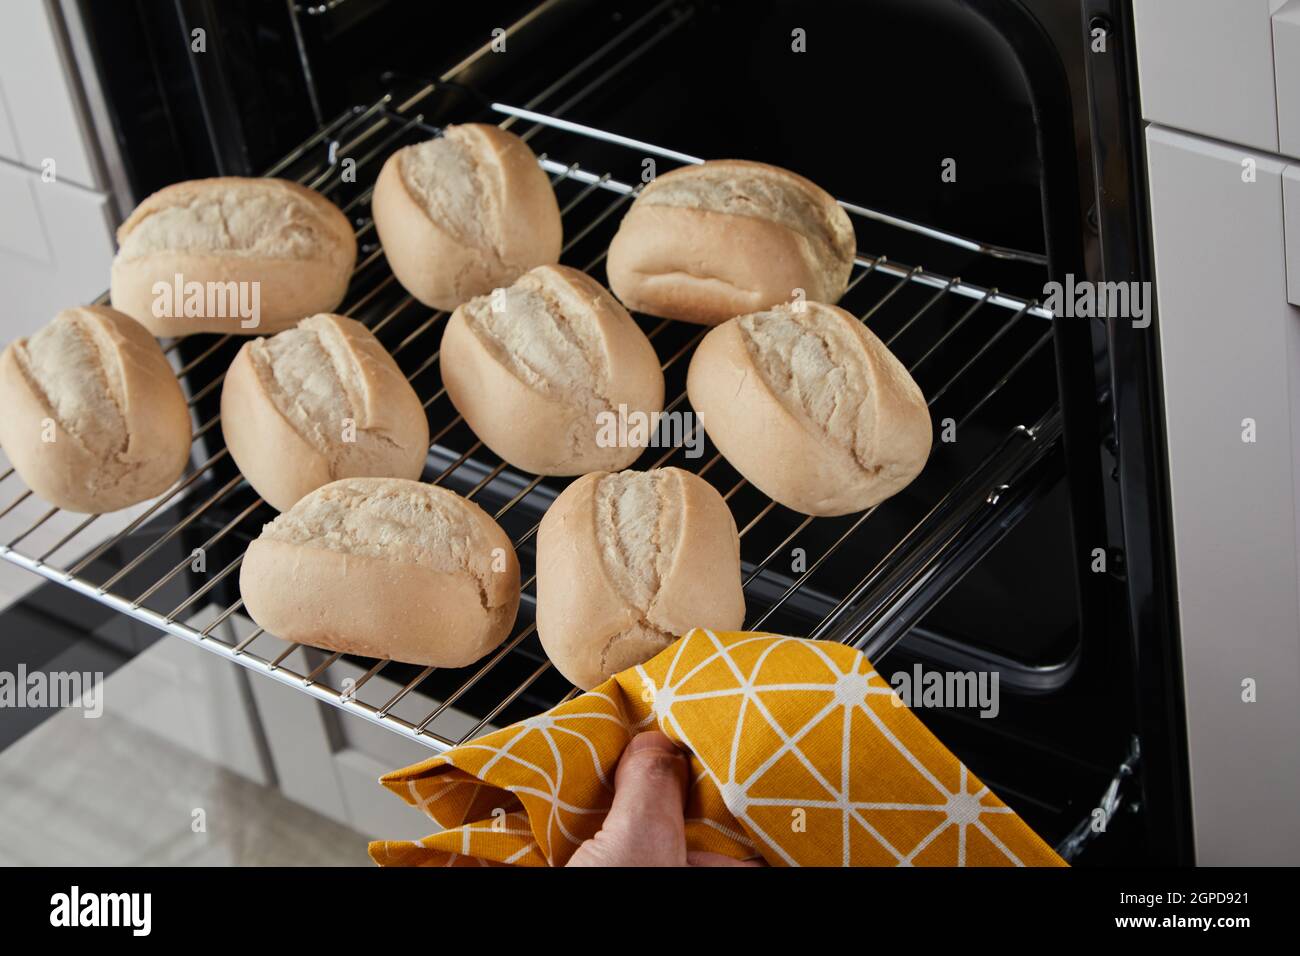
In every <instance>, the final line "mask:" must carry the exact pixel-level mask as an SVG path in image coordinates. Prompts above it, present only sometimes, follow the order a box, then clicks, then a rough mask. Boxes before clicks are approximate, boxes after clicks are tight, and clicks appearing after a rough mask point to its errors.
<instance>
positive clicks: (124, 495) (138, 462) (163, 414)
mask: <svg viewBox="0 0 1300 956" xmlns="http://www.w3.org/2000/svg"><path fill="white" fill-rule="evenodd" d="M0 392H2V393H3V404H4V406H5V412H6V414H5V415H4V416H2V417H0V437H2V438H3V440H4V442H5V448H6V450H7V452H8V454H9V457H10V460H11V461H12V462H13V464H14V466H15V468H16V469H17V470H18V471H19V473H20V474H21V475H22V476H23V478H24V480H25V481H26V482H27V484H28V485H29V486H30V487H31V488H32V490H33V491H35V492H37V493H38V494H40V495H41V496H42V497H43V498H45V499H47V500H48V501H50V502H52V503H53V504H57V505H58V506H59V507H62V508H67V509H69V510H73V511H81V512H94V511H112V510H116V509H118V508H123V507H126V506H127V505H129V504H134V503H136V502H138V501H143V500H144V499H146V498H149V497H152V496H153V495H156V494H159V493H160V492H162V491H163V490H164V489H165V488H166V487H167V485H169V484H171V482H172V481H174V480H175V479H176V478H177V477H178V476H179V474H180V472H181V471H182V470H183V468H184V466H185V463H186V461H188V459H189V446H190V417H189V412H188V409H187V408H186V405H185V398H184V395H183V394H182V392H181V389H180V385H179V384H178V383H177V381H176V376H175V374H174V372H173V371H172V369H171V366H170V365H168V364H167V359H166V357H165V356H164V355H163V352H162V349H161V348H160V347H159V345H158V343H157V341H155V340H154V338H153V337H152V336H151V335H149V333H148V332H146V331H145V329H144V328H143V327H142V326H140V325H139V323H137V322H135V321H134V320H133V319H131V318H130V317H129V316H126V315H123V314H122V313H120V312H117V311H115V310H113V309H110V308H105V307H102V306H87V307H84V308H74V309H65V310H64V311H62V312H60V313H59V314H58V315H57V316H56V317H55V318H54V320H53V321H51V322H50V323H49V324H47V325H45V326H44V327H43V328H41V329H40V330H39V331H37V332H36V333H35V334H34V335H32V336H30V337H29V338H26V339H18V340H16V341H14V342H12V343H10V345H9V346H8V347H7V348H6V349H5V351H4V354H3V357H2V358H0ZM45 418H48V419H50V420H51V421H52V423H53V424H54V426H55V434H54V435H53V436H45V435H44V434H43V425H42V421H43V419H45ZM51 438H53V440H50V439H51Z"/></svg>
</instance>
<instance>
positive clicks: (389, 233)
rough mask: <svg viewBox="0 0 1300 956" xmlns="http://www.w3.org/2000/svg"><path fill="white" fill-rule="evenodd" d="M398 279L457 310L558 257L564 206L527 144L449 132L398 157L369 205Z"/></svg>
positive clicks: (463, 130) (433, 302) (483, 131)
mask: <svg viewBox="0 0 1300 956" xmlns="http://www.w3.org/2000/svg"><path fill="white" fill-rule="evenodd" d="M370 208H371V212H372V213H373V215H374V217H375V230H376V232H378V233H379V240H380V242H382V243H383V246H384V254H385V255H386V256H387V257H388V264H389V266H391V267H392V270H393V275H395V276H397V281H398V282H400V283H401V284H402V286H403V287H404V288H405V289H406V291H407V292H409V293H411V295H413V296H415V298H417V299H419V300H420V301H421V302H423V303H424V304H425V305H428V306H432V307H434V308H437V309H447V310H450V309H454V308H456V306H458V305H460V304H461V303H462V302H464V301H466V300H468V299H471V298H473V297H474V296H476V295H483V294H484V293H486V292H490V291H491V290H492V289H495V288H497V287H498V286H504V285H509V284H510V283H512V282H514V281H515V279H517V278H519V277H520V276H521V275H523V274H524V273H525V272H527V271H528V270H529V269H531V268H532V267H533V266H539V265H544V264H545V263H548V262H556V261H558V260H559V258H560V244H561V240H562V227H561V225H560V207H559V206H558V205H557V204H556V202H555V192H554V191H553V190H552V189H551V183H550V180H549V179H548V178H547V176H546V173H544V172H543V171H542V169H541V167H540V166H538V165H537V157H536V156H535V155H533V151H532V150H531V149H529V148H528V144H527V143H525V142H524V141H523V140H522V139H520V138H519V137H518V136H516V135H515V134H514V133H508V132H506V131H505V130H503V129H499V128H497V127H495V126H483V125H480V124H478V123H469V124H466V125H464V126H448V127H447V129H446V131H445V133H444V135H442V136H440V137H438V138H437V139H431V140H429V141H428V142H424V143H417V144H415V145H413V146H406V147H403V148H402V149H399V150H398V151H397V152H395V153H393V155H391V156H389V157H388V161H387V162H385V163H384V168H383V169H381V170H380V171H379V178H378V180H376V181H375V194H374V198H373V199H372V201H371V204H370Z"/></svg>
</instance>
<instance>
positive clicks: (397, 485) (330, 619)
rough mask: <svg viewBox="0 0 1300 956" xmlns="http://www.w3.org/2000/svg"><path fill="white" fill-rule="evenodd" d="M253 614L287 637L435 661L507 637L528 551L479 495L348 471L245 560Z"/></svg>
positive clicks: (462, 659)
mask: <svg viewBox="0 0 1300 956" xmlns="http://www.w3.org/2000/svg"><path fill="white" fill-rule="evenodd" d="M239 590H240V594H241V596H242V597H243V599H244V606H245V608H246V609H247V610H248V613H249V615H250V616H251V617H252V618H253V620H254V621H256V622H257V623H258V624H259V625H260V626H262V627H264V628H265V629H266V630H267V631H268V632H269V633H271V634H274V635H275V636H277V637H280V638H283V639H284V640H286V641H296V642H298V643H301V644H310V645H312V646H313V647H323V648H325V649H326V650H331V651H341V652H343V653H345V654H363V655H365V656H367V657H377V658H386V659H392V660H395V661H406V662H408V663H411V664H425V665H430V666H433V667H464V666H465V665H466V664H472V663H473V662H474V661H476V660H478V659H479V658H480V657H482V656H483V655H484V654H487V653H488V652H489V651H491V650H492V649H494V648H495V647H497V645H499V644H500V643H501V642H502V641H503V640H505V638H506V635H507V634H508V633H509V632H510V626H511V625H512V624H513V623H514V620H515V612H516V611H518V610H519V562H518V561H517V560H516V558H515V551H514V548H513V547H511V544H510V539H509V538H508V537H506V533H505V532H504V531H502V530H501V527H500V526H499V525H498V524H497V523H496V522H495V521H493V520H492V519H491V518H490V517H488V515H487V514H486V513H485V512H484V511H483V509H482V508H480V507H479V506H478V505H476V504H474V503H473V502H472V501H468V500H466V499H465V498H462V497H460V496H459V495H457V494H455V493H454V492H451V491H447V490H446V489H444V488H436V487H434V486H433V485H426V484H423V483H422V482H418V481H407V480H405V479H402V478H344V479H342V480H340V481H335V482H331V483H330V484H328V485H325V486H324V487H323V488H317V489H316V490H315V491H313V492H312V493H311V494H309V495H307V497H305V498H303V499H302V500H300V501H299V502H298V503H297V504H296V505H294V506H293V507H292V508H290V509H289V510H288V511H286V512H284V513H283V514H281V515H280V516H279V517H278V518H276V519H275V520H274V521H272V522H271V523H270V524H268V525H266V526H265V527H263V528H262V533H261V535H260V536H259V537H258V538H257V539H255V540H254V541H253V543H252V544H250V545H249V546H248V551H247V552H246V553H245V555H244V563H243V565H242V566H241V567H240V569H239Z"/></svg>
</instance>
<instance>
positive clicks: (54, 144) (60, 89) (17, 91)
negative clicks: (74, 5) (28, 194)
mask: <svg viewBox="0 0 1300 956" xmlns="http://www.w3.org/2000/svg"><path fill="white" fill-rule="evenodd" d="M4 14H5V15H4V25H3V27H2V28H0V104H2V105H0V120H4V121H5V122H6V126H7V128H6V129H5V130H4V131H3V132H0V156H2V157H4V158H5V159H8V160H11V161H13V162H16V163H20V164H22V165H24V166H27V167H28V168H30V169H39V168H40V167H41V164H42V163H43V162H45V161H46V160H54V163H55V171H56V173H57V175H58V177H59V179H61V180H65V181H67V182H71V183H76V184H77V185H79V186H83V187H90V188H92V189H93V188H95V187H96V186H97V185H100V184H99V182H98V178H97V176H96V171H95V160H94V152H93V148H92V147H91V145H90V144H91V141H92V140H91V137H90V135H89V134H88V131H87V130H86V128H85V126H84V124H83V120H82V115H81V107H80V104H79V101H78V98H79V96H80V90H79V88H78V80H77V77H76V72H75V69H74V68H73V66H72V63H71V61H70V59H69V58H68V57H67V55H66V52H65V50H64V48H63V43H62V40H61V38H60V30H61V25H60V23H59V13H58V11H57V10H56V9H55V8H54V6H53V4H52V3H51V2H50V0H10V2H8V3H6V4H5V10H4Z"/></svg>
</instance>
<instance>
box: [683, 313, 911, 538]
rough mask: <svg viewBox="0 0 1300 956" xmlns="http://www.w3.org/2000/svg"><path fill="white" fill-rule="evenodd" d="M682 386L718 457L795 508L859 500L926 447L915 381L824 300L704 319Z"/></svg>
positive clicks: (891, 490) (824, 508) (900, 474)
mask: <svg viewBox="0 0 1300 956" xmlns="http://www.w3.org/2000/svg"><path fill="white" fill-rule="evenodd" d="M686 390H687V394H688V395H689V397H690V400H691V405H692V406H693V407H694V408H695V410H696V411H697V412H698V413H699V414H700V419H701V421H702V422H703V424H704V430H705V432H707V433H708V436H709V437H710V438H711V439H713V443H714V444H715V445H717V446H718V450H719V451H721V452H722V454H723V456H724V457H725V458H726V459H727V461H729V462H730V463H731V464H732V466H733V467H734V468H735V469H736V470H737V471H739V472H740V473H741V474H742V475H744V476H745V478H746V479H747V480H748V481H749V482H750V483H751V484H753V485H754V486H755V487H756V488H758V489H759V490H760V491H762V492H764V493H765V494H766V495H768V496H769V497H770V498H772V499H773V500H775V501H778V502H780V503H781V504H783V505H785V506H786V507H788V508H793V509H794V510H795V511H799V512H802V513H804V514H810V515H839V514H848V513H850V512H854V511H862V510H864V509H866V508H869V507H871V506H872V505H874V504H876V503H877V502H879V501H882V500H883V499H885V498H888V497H889V496H890V495H892V494H896V493H897V492H898V491H900V490H902V488H903V487H904V486H906V485H907V484H908V483H909V482H910V481H911V480H912V479H913V478H915V477H916V476H917V475H918V474H919V473H920V471H921V469H922V468H923V467H924V466H925V462H926V459H927V458H928V457H929V454H930V442H931V432H932V426H931V423H930V412H929V409H928V408H927V407H926V403H925V396H923V395H922V394H921V389H920V388H919V387H918V386H917V384H916V382H914V381H913V380H912V376H911V375H909V374H908V372H907V369H906V368H904V367H903V365H902V363H901V362H899V361H898V359H897V358H895V357H894V355H893V354H892V353H891V352H890V351H889V350H888V349H887V348H885V345H884V343H882V342H881V341H880V339H878V338H876V336H875V335H874V334H873V333H872V331H871V330H870V329H868V328H867V327H866V326H865V325H864V324H863V323H861V322H859V321H858V320H857V319H855V318H854V317H853V316H852V315H850V314H849V313H847V312H845V311H844V310H843V309H840V308H837V307H835V306H833V305H824V304H822V303H818V302H805V303H800V304H795V305H783V306H779V307H778V308H775V309H770V310H768V311H766V312H758V313H755V314H753V315H742V316H737V317H736V318H734V319H732V320H731V321H729V322H726V323H724V324H723V325H720V326H718V327H717V328H716V329H713V330H711V331H710V332H709V334H708V335H706V336H705V337H704V340H703V341H702V342H700V345H699V348H697V349H696V351H695V355H694V356H693V357H692V359H691V365H690V370H689V371H688V373H687V378H686Z"/></svg>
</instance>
